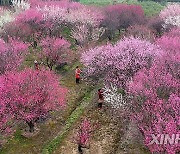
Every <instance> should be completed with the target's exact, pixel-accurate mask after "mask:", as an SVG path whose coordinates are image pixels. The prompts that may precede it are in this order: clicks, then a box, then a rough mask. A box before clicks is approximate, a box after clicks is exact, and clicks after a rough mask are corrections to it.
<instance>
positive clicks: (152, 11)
mask: <svg viewBox="0 0 180 154" xmlns="http://www.w3.org/2000/svg"><path fill="white" fill-rule="evenodd" d="M80 3H82V4H87V5H97V6H104V5H111V4H113V0H80ZM115 3H126V4H136V5H141V6H142V8H143V10H144V13H145V15H146V16H149V17H151V16H154V15H158V14H159V13H160V11H161V10H162V9H163V8H164V6H163V5H164V4H163V5H161V4H160V3H157V2H153V1H143V2H138V1H137V0H116V2H115Z"/></svg>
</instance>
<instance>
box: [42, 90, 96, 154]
mask: <svg viewBox="0 0 180 154" xmlns="http://www.w3.org/2000/svg"><path fill="white" fill-rule="evenodd" d="M92 94H93V90H92V91H88V92H87V93H86V95H85V96H84V98H83V99H82V103H81V104H80V105H79V106H78V107H77V108H76V109H75V110H74V111H73V112H72V114H71V115H70V116H69V118H68V119H67V121H66V124H65V127H64V129H63V131H62V132H61V133H59V135H57V136H56V137H55V138H54V139H53V140H51V141H50V142H49V143H48V144H47V145H45V146H44V148H43V150H42V154H52V153H53V151H54V150H56V148H57V147H58V146H59V145H60V144H61V143H62V141H63V140H64V138H65V137H66V136H67V134H68V132H69V130H70V128H71V127H72V126H73V124H75V122H76V121H77V120H78V119H79V118H80V117H81V115H82V114H83V111H84V109H85V108H86V106H88V105H89V104H90V102H91V99H92V98H93V97H91V95H92Z"/></svg>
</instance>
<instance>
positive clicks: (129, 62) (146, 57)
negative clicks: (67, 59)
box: [81, 38, 162, 87]
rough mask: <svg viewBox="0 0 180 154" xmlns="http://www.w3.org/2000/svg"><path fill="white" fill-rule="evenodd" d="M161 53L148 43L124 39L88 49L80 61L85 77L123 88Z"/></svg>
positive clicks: (157, 48)
mask: <svg viewBox="0 0 180 154" xmlns="http://www.w3.org/2000/svg"><path fill="white" fill-rule="evenodd" d="M161 53H162V51H161V50H160V48H159V47H157V46H156V45H154V44H151V43H150V42H148V41H145V40H140V39H135V38H124V40H121V41H119V42H118V43H117V44H115V45H114V46H113V45H106V46H102V47H96V48H94V49H90V50H89V51H86V52H85V53H83V54H82V57H81V61H82V62H83V64H84V65H85V66H86V68H87V75H88V76H91V77H92V78H93V79H95V80H101V79H103V78H105V81H106V83H114V84H116V85H117V86H118V87H121V86H124V84H125V83H126V81H127V80H130V79H131V77H132V76H133V75H134V74H135V73H136V72H137V71H138V70H140V69H141V68H142V67H149V66H150V65H151V62H152V60H153V59H156V57H159V56H160V55H161Z"/></svg>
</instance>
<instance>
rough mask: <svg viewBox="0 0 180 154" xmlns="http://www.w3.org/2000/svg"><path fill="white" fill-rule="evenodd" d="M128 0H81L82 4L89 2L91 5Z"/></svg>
mask: <svg viewBox="0 0 180 154" xmlns="http://www.w3.org/2000/svg"><path fill="white" fill-rule="evenodd" d="M125 1H126V0H80V3H82V4H89V5H100V6H101V5H109V4H115V3H123V2H125Z"/></svg>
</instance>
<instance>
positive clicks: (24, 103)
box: [0, 69, 67, 132]
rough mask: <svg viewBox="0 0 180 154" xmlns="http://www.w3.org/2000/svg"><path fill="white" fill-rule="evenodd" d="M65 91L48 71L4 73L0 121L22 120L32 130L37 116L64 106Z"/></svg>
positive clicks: (0, 87) (45, 114)
mask: <svg viewBox="0 0 180 154" xmlns="http://www.w3.org/2000/svg"><path fill="white" fill-rule="evenodd" d="M66 93H67V89H66V88H63V87H62V86H60V85H59V79H58V77H57V76H56V75H55V74H54V73H53V72H51V71H47V70H44V69H43V70H41V71H38V70H32V69H25V70H24V71H22V72H14V73H13V72H11V73H7V74H6V75H3V76H2V77H1V85H0V100H1V101H0V106H1V109H0V115H1V116H0V120H1V124H3V123H4V124H3V126H4V125H5V124H6V122H8V121H18V122H21V121H24V122H25V123H27V124H28V126H29V131H30V132H33V131H34V122H35V121H36V120H37V119H38V118H40V117H45V116H47V114H49V112H50V111H54V110H57V109H60V108H61V107H64V106H65V95H66Z"/></svg>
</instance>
